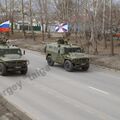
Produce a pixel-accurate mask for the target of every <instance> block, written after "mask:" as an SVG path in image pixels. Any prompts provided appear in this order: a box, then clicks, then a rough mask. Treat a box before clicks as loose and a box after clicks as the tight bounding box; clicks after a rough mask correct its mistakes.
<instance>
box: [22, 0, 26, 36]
mask: <svg viewBox="0 0 120 120" xmlns="http://www.w3.org/2000/svg"><path fill="white" fill-rule="evenodd" d="M24 23H25V13H24V0H22V31H23V34H24V37H25V36H26V34H25V24H24Z"/></svg>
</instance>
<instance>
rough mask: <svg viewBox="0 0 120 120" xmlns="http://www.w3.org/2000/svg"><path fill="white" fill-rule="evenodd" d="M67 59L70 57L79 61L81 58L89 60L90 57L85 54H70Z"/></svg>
mask: <svg viewBox="0 0 120 120" xmlns="http://www.w3.org/2000/svg"><path fill="white" fill-rule="evenodd" d="M67 57H69V58H71V59H79V58H89V55H87V54H85V53H69V55H67Z"/></svg>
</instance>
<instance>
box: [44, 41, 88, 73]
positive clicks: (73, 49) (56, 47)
mask: <svg viewBox="0 0 120 120" xmlns="http://www.w3.org/2000/svg"><path fill="white" fill-rule="evenodd" d="M45 53H46V60H47V63H48V65H50V66H53V65H54V63H58V64H61V65H63V66H64V69H65V70H66V71H69V72H71V71H73V69H81V70H82V71H87V70H88V69H89V57H88V55H86V54H85V53H84V50H83V49H82V48H80V47H79V46H76V45H71V44H68V42H67V41H64V40H62V39H61V40H58V41H57V42H54V43H49V44H47V45H46V47H45Z"/></svg>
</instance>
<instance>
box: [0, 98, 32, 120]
mask: <svg viewBox="0 0 120 120" xmlns="http://www.w3.org/2000/svg"><path fill="white" fill-rule="evenodd" d="M0 103H1V104H2V105H3V106H4V107H5V108H6V109H7V110H8V111H10V112H11V113H12V114H13V115H15V116H16V117H17V118H18V119H19V120H33V119H31V118H30V117H29V115H27V114H26V113H24V112H22V111H20V109H19V108H18V107H17V106H15V105H12V104H11V103H9V102H8V101H7V100H6V99H5V98H4V97H2V96H0Z"/></svg>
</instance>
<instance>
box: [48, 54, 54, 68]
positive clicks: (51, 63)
mask: <svg viewBox="0 0 120 120" xmlns="http://www.w3.org/2000/svg"><path fill="white" fill-rule="evenodd" d="M47 63H48V65H49V66H53V65H54V61H53V60H52V57H51V56H48V57H47Z"/></svg>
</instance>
